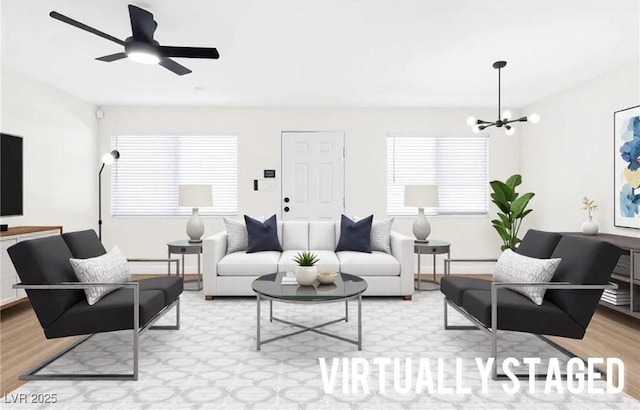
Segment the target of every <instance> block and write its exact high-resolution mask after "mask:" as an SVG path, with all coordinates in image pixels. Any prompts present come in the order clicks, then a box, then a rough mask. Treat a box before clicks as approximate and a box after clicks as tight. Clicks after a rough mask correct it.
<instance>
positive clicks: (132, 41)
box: [49, 4, 220, 75]
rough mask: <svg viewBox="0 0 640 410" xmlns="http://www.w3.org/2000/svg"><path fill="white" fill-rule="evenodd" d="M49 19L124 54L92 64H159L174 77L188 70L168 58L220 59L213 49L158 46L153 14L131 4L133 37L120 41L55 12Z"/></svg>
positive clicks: (112, 55)
mask: <svg viewBox="0 0 640 410" xmlns="http://www.w3.org/2000/svg"><path fill="white" fill-rule="evenodd" d="M49 16H51V17H53V18H54V19H56V20H60V21H62V22H63V23H67V24H70V25H72V26H74V27H77V28H79V29H81V30H84V31H88V32H89V33H92V34H95V35H96V36H100V37H102V38H105V39H107V40H111V41H113V42H114V43H117V44H119V45H121V46H124V52H121V53H115V54H109V55H106V56H102V57H98V58H96V60H100V61H105V62H107V63H111V62H113V61H117V60H121V59H123V58H127V57H128V58H129V59H131V60H133V61H135V62H138V63H142V64H160V65H161V66H163V67H164V68H166V69H167V70H169V71H172V72H174V73H176V74H178V75H185V74H189V73H190V72H191V70H189V69H188V68H187V67H185V66H183V65H181V64H178V63H177V62H175V61H174V60H172V59H171V57H182V58H211V59H217V58H219V57H220V55H219V54H218V50H216V49H215V48H208V47H172V46H162V45H160V44H159V43H158V42H157V41H155V40H154V39H153V33H154V32H155V31H156V27H158V23H156V21H155V20H154V19H153V14H151V13H149V12H148V11H146V10H143V9H141V8H140V7H136V6H134V5H132V4H130V5H129V17H130V19H131V31H132V33H133V35H132V36H131V37H128V38H127V39H125V40H124V41H123V40H120V39H118V38H115V37H113V36H111V35H109V34H107V33H103V32H102V31H100V30H96V29H95V28H93V27H89V26H87V25H86V24H83V23H80V22H79V21H76V20H74V19H72V18H69V17H67V16H65V15H62V14H60V13H58V12H57V11H52V12H51V13H49Z"/></svg>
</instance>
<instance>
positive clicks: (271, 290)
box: [251, 272, 367, 350]
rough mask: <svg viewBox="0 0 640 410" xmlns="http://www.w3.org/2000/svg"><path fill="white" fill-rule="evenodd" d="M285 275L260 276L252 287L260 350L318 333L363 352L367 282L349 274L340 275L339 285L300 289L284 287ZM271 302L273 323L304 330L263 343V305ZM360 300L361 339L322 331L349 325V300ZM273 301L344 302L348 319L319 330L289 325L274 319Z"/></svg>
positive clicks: (270, 313) (270, 315)
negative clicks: (294, 338)
mask: <svg viewBox="0 0 640 410" xmlns="http://www.w3.org/2000/svg"><path fill="white" fill-rule="evenodd" d="M284 275H285V273H284V272H278V273H271V274H269V275H264V276H260V277H259V278H257V279H256V280H254V281H253V283H252V284H251V286H252V288H253V291H254V292H256V300H257V321H256V323H257V326H256V347H257V350H260V346H262V345H263V344H266V343H270V342H274V341H276V340H280V339H283V338H285V337H289V336H293V335H297V334H300V333H304V332H315V333H318V334H321V335H324V336H329V337H333V338H335V339H339V340H342V341H345V342H348V343H353V344H355V345H357V346H358V350H362V294H363V293H364V291H365V290H367V281H366V280H364V279H362V278H361V277H358V276H354V275H349V274H348V273H340V274H338V278H337V279H336V281H335V283H333V284H331V285H321V284H319V283H318V281H316V282H315V283H314V285H313V286H300V285H298V284H292V285H289V284H286V285H283V284H282V277H283V276H284ZM263 299H264V300H268V301H269V321H270V322H273V321H274V320H275V321H276V322H280V323H284V324H287V325H291V326H295V327H299V328H301V329H302V330H297V331H295V332H292V333H287V334H285V335H281V336H276V337H272V338H271V339H267V340H261V339H260V301H261V300H263ZM354 299H357V300H358V339H357V340H353V339H348V338H346V337H343V336H339V335H335V334H333V333H328V332H325V331H322V330H319V328H321V327H324V326H327V325H330V324H333V323H337V322H341V321H343V320H344V321H345V322H348V321H349V300H354ZM273 301H276V302H284V303H304V304H313V303H331V302H342V301H344V303H345V310H344V312H345V313H344V317H341V318H339V319H335V320H332V321H330V322H326V323H322V324H320V325H315V326H311V327H309V326H305V325H301V324H298V323H293V322H289V321H287V320H283V319H279V318H277V317H274V316H273Z"/></svg>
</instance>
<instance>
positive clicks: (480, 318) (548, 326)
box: [441, 230, 622, 379]
mask: <svg viewBox="0 0 640 410" xmlns="http://www.w3.org/2000/svg"><path fill="white" fill-rule="evenodd" d="M517 252H518V253H520V254H523V255H525V256H530V257H535V258H543V259H546V258H561V259H562V260H561V262H560V265H559V266H558V269H557V270H556V272H555V274H554V276H553V278H552V279H551V281H550V282H546V283H505V282H491V281H488V280H482V279H475V278H462V277H455V276H451V275H449V272H450V271H449V269H450V264H451V263H452V262H464V261H467V260H449V261H446V262H445V276H444V277H443V278H442V282H441V291H442V293H443V294H444V327H445V329H476V328H478V329H482V330H485V331H487V332H489V333H490V335H491V357H493V358H494V359H495V360H494V364H493V369H492V376H493V378H494V379H498V378H500V377H501V376H502V375H499V374H498V373H497V365H498V357H497V351H498V330H509V331H517V332H524V333H532V334H535V335H536V336H538V337H540V338H541V339H542V340H544V341H545V342H547V343H549V344H551V345H553V346H554V347H555V348H557V349H559V350H561V351H563V352H564V353H566V354H568V355H570V356H574V355H573V354H572V353H571V352H569V351H567V350H565V349H563V348H561V347H560V346H558V345H557V344H555V343H553V342H551V341H550V340H549V339H547V338H546V337H544V336H545V335H547V336H548V335H551V336H562V337H568V338H573V339H581V338H582V337H584V334H585V332H586V329H587V327H588V325H589V322H590V321H591V318H592V316H593V314H594V313H595V310H596V308H597V306H598V302H599V300H600V296H601V295H602V291H603V290H604V289H615V288H616V285H612V284H609V279H610V277H611V273H612V272H613V268H614V267H615V265H616V263H617V261H618V259H619V257H620V255H621V252H622V251H621V249H620V248H618V247H616V246H614V245H611V244H609V243H606V242H601V241H598V240H592V239H585V238H579V237H575V236H569V235H561V234H558V233H552V232H542V231H535V230H530V231H528V232H527V234H526V235H525V237H524V238H523V241H522V244H521V246H520V247H519V248H518V250H517ZM485 261H486V260H485ZM521 285H526V286H536V287H545V288H547V292H546V293H545V297H544V300H543V303H542V305H540V306H538V305H536V304H535V303H533V302H532V301H531V300H530V299H529V298H528V297H526V296H524V295H522V294H520V293H518V292H515V291H513V290H511V289H509V287H512V286H521ZM448 307H451V308H453V309H455V310H456V311H458V312H460V313H461V314H462V315H463V316H465V317H466V318H467V319H469V320H470V321H471V322H472V323H473V324H474V326H451V325H449V323H448V316H447V308H448Z"/></svg>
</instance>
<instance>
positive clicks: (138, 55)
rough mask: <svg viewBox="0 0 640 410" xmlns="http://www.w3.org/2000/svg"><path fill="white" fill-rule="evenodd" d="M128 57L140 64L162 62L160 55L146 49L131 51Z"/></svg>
mask: <svg viewBox="0 0 640 410" xmlns="http://www.w3.org/2000/svg"><path fill="white" fill-rule="evenodd" d="M127 57H129V58H130V59H131V60H133V61H135V62H136V63H140V64H158V63H159V62H160V57H158V56H157V55H156V54H153V53H149V52H146V51H131V52H129V53H128V54H127Z"/></svg>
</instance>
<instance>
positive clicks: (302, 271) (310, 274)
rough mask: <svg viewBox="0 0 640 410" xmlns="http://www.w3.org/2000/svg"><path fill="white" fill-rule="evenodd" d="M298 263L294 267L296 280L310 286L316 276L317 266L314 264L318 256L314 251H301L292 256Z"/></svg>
mask: <svg viewBox="0 0 640 410" xmlns="http://www.w3.org/2000/svg"><path fill="white" fill-rule="evenodd" d="M293 261H294V262H295V263H297V264H298V266H297V267H296V270H295V273H296V281H297V282H298V283H299V284H300V285H302V286H311V285H313V283H314V282H315V281H316V277H317V276H318V268H317V267H316V266H315V265H316V262H318V256H317V255H316V254H314V253H311V252H307V251H302V252H298V254H297V255H296V256H295V257H294V258H293Z"/></svg>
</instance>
